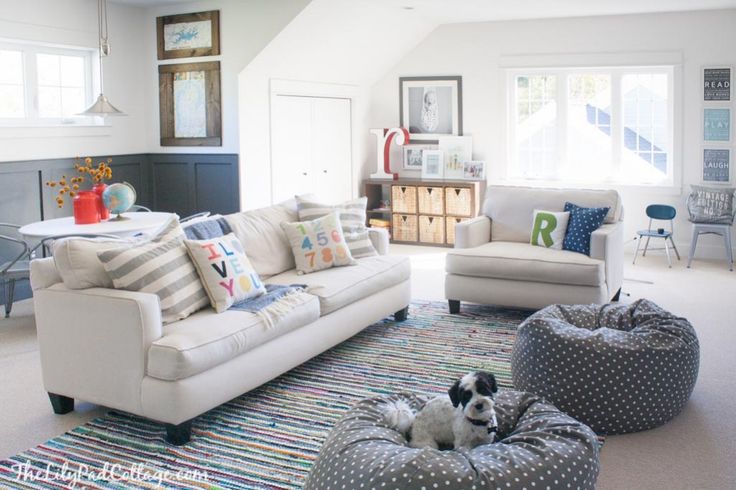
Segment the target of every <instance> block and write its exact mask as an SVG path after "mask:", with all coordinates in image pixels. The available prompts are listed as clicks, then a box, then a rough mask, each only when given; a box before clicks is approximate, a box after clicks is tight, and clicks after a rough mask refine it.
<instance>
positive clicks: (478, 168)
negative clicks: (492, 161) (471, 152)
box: [463, 160, 486, 180]
mask: <svg viewBox="0 0 736 490" xmlns="http://www.w3.org/2000/svg"><path fill="white" fill-rule="evenodd" d="M463 179H464V180H486V162H485V161H482V160H469V161H467V162H465V163H464V164H463Z"/></svg>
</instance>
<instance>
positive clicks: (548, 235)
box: [531, 209, 570, 250]
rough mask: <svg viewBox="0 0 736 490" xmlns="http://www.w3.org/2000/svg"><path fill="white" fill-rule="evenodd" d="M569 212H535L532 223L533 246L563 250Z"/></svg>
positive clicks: (537, 210) (536, 210)
mask: <svg viewBox="0 0 736 490" xmlns="http://www.w3.org/2000/svg"><path fill="white" fill-rule="evenodd" d="M569 219H570V213H569V212H561V213H556V212H554V211H542V210H539V209H535V210H534V221H533V222H532V241H531V244H532V245H536V246H538V247H546V248H554V249H556V250H562V242H563V240H564V239H565V232H566V231H567V222H568V221H569Z"/></svg>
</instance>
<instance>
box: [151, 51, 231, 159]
mask: <svg viewBox="0 0 736 490" xmlns="http://www.w3.org/2000/svg"><path fill="white" fill-rule="evenodd" d="M158 86H159V95H158V96H159V115H160V120H161V121H160V123H161V146H222V118H221V115H220V62H219V61H210V62H206V63H180V64H175V65H159V67H158Z"/></svg>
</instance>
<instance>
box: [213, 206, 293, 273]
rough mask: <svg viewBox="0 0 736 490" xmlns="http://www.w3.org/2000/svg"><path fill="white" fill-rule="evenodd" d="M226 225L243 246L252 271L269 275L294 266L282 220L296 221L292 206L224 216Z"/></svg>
mask: <svg viewBox="0 0 736 490" xmlns="http://www.w3.org/2000/svg"><path fill="white" fill-rule="evenodd" d="M225 219H226V220H227V222H228V224H229V225H230V228H231V229H232V231H233V233H234V234H235V236H236V237H238V240H240V243H242V244H243V247H244V248H245V253H246V255H247V256H248V258H249V259H250V261H251V263H252V264H253V267H254V268H255V270H256V272H258V274H259V275H260V276H261V277H262V278H265V277H268V276H273V275H274V274H280V273H281V272H284V271H287V270H289V269H293V268H294V254H292V253H291V246H290V245H289V240H287V238H286V234H285V233H284V231H283V230H282V229H281V223H282V222H284V221H297V219H298V218H297V214H296V207H295V206H294V207H293V208H292V207H291V206H288V205H286V204H276V205H274V206H269V207H266V208H261V209H255V210H253V211H245V212H242V213H233V214H228V215H227V216H225Z"/></svg>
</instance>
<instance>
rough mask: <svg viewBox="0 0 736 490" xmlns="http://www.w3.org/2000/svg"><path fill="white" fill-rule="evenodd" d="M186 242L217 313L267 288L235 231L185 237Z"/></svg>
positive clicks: (261, 292) (259, 293) (257, 294)
mask: <svg viewBox="0 0 736 490" xmlns="http://www.w3.org/2000/svg"><path fill="white" fill-rule="evenodd" d="M184 245H186V247H187V252H189V256H190V257H191V258H192V262H194V267H196V269H197V273H198V274H199V278H200V279H201V280H202V285H203V286H204V288H205V290H206V291H207V296H209V298H210V304H211V305H212V307H213V308H214V309H215V311H217V313H222V312H223V311H226V310H227V309H228V308H230V307H231V306H232V305H233V304H235V303H239V302H241V301H244V300H246V299H250V298H255V297H256V296H260V295H262V294H263V293H265V292H266V287H265V286H264V285H263V283H262V282H261V280H260V278H259V277H258V273H257V272H255V270H254V269H253V266H252V265H251V263H250V261H249V260H248V257H247V256H246V255H245V250H243V245H242V244H241V243H240V240H238V238H237V237H236V236H235V235H233V234H232V233H228V234H227V235H225V236H221V237H217V238H211V239H208V240H184Z"/></svg>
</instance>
